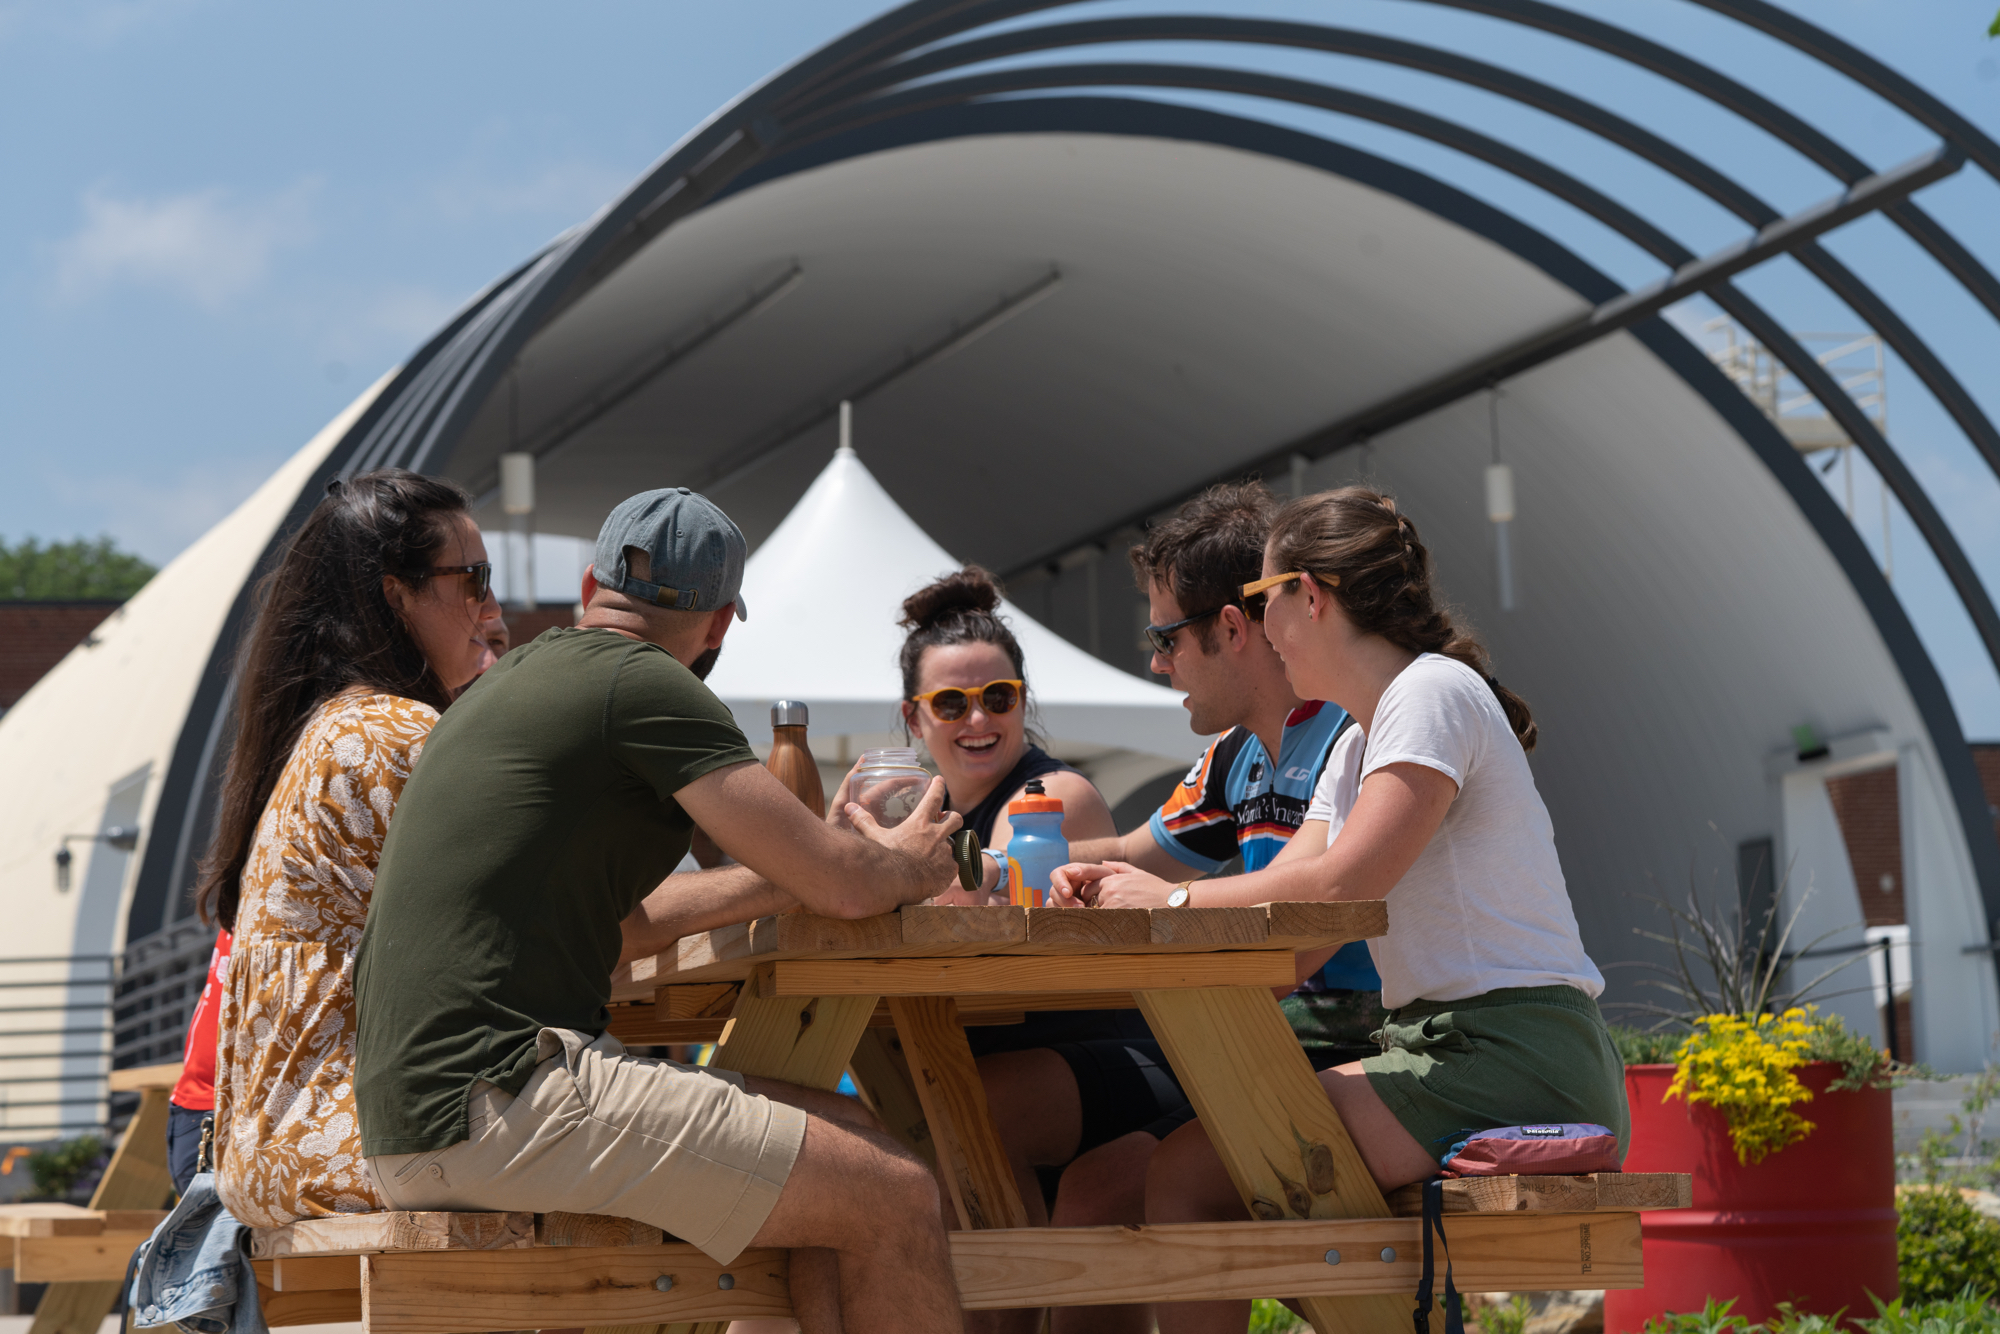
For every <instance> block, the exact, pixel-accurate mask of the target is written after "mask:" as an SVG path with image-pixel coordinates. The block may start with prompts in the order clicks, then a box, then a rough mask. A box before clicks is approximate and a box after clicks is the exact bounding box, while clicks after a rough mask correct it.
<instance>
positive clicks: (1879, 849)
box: [1826, 765, 1910, 926]
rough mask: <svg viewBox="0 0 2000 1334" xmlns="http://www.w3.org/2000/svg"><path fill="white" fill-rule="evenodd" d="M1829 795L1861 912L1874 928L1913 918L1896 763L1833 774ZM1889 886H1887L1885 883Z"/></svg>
mask: <svg viewBox="0 0 2000 1334" xmlns="http://www.w3.org/2000/svg"><path fill="white" fill-rule="evenodd" d="M1826 795H1827V796H1828V797H1830V798H1832V800H1833V814H1834V818H1835V819H1837V820H1839V821H1840V836H1841V839H1842V841H1844V842H1845V843H1846V844H1847V860H1848V864H1849V865H1851V866H1852V867H1853V868H1854V887H1855V888H1856V889H1857V890H1859V891H1860V893H1861V913H1862V916H1863V917H1865V918H1866V919H1867V921H1868V925H1870V926H1896V925H1899V924H1901V923H1903V922H1907V921H1909V920H1910V919H1909V916H1908V914H1907V913H1905V911H1904V909H1903V829H1902V816H1901V813H1900V811H1899V809H1898V806H1897V803H1896V767H1895V766H1894V765H1887V766H1885V767H1883V768H1880V769H1870V770H1867V771H1866V772H1865V773H1858V774H1848V775H1847V776H1846V777H1845V778H1829V779H1828V780H1827V783H1826ZM1885 885H1886V886H1887V888H1886V889H1885V888H1884V886H1885Z"/></svg>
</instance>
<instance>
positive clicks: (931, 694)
mask: <svg viewBox="0 0 2000 1334" xmlns="http://www.w3.org/2000/svg"><path fill="white" fill-rule="evenodd" d="M1026 689H1027V685H1026V683H1025V682H1022V681H988V682H987V683H986V684H985V685H983V686H979V687H977V688H976V689H973V690H963V689H960V688H959V687H958V686H944V687H941V688H940V689H937V690H927V691H925V692H924V693H923V694H921V695H912V696H910V702H911V703H912V704H926V705H929V706H930V711H931V716H932V717H933V718H936V719H937V720H938V721H939V722H941V723H955V722H957V721H958V720H959V719H960V718H963V717H964V716H965V715H966V714H968V713H970V712H972V702H973V700H975V699H976V700H978V701H979V707H980V708H982V709H984V710H986V712H987V713H989V714H995V715H997V714H1002V713H1012V712H1013V711H1014V710H1015V709H1017V708H1019V707H1020V705H1021V692H1022V691H1024V690H1026Z"/></svg>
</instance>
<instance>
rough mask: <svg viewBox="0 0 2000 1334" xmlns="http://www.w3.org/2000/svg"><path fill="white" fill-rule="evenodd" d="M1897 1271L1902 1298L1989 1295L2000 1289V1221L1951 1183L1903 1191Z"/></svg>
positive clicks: (1892, 1332)
mask: <svg viewBox="0 0 2000 1334" xmlns="http://www.w3.org/2000/svg"><path fill="white" fill-rule="evenodd" d="M1896 1272H1897V1275H1898V1276H1899V1277H1900V1279H1901V1280H1902V1289H1903V1292H1902V1297H1901V1299H1900V1301H1901V1302H1911V1303H1917V1302H1934V1301H1946V1300H1956V1299H1957V1298H1958V1297H1960V1296H1961V1295H1963V1294H1964V1293H1966V1292H1979V1293H1983V1294H1985V1296H1986V1297H1987V1298H1988V1299H1989V1300H1990V1299H1991V1298H1992V1297H1993V1295H1994V1294H1995V1293H1996V1292H2000V1223H1995V1222H1994V1221H1993V1220H1992V1219H1990V1218H1988V1217H1986V1216H1985V1215H1984V1214H1982V1213H1980V1212H1979V1211H1978V1210H1977V1209H1975V1208H1973V1207H1972V1205H1971V1203H1970V1202H1969V1201H1967V1200H1966V1198H1965V1197H1964V1196H1963V1195H1960V1194H1959V1193H1958V1192H1957V1191H1956V1190H1954V1189H1951V1188H1950V1187H1945V1188H1942V1189H1930V1188H1916V1189H1910V1190H1903V1191H1899V1192H1898V1193H1897V1195H1896ZM1899 1304H1900V1303H1899ZM1885 1314H1886V1312H1885ZM1899 1318H1900V1317H1899ZM1880 1334H1896V1330H1895V1329H1885V1330H1883V1331H1881V1332H1880Z"/></svg>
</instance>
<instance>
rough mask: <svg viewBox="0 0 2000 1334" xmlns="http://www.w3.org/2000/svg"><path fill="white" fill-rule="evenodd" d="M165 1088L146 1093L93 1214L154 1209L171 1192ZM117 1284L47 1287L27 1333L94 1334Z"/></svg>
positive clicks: (93, 1203) (169, 1094) (167, 1092)
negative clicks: (102, 1210) (106, 1210)
mask: <svg viewBox="0 0 2000 1334" xmlns="http://www.w3.org/2000/svg"><path fill="white" fill-rule="evenodd" d="M172 1096H173V1094H172V1090H170V1089H147V1090H146V1091H145V1092H144V1093H142V1094H140V1095H139V1110H138V1111H137V1112H135V1113H133V1116H132V1123H131V1124H130V1125H128V1126H126V1127H125V1138H124V1139H122V1140H120V1141H119V1143H118V1152H116V1153H115V1154H113V1155H112V1156H111V1165H110V1166H109V1167H107V1168H105V1169H104V1177H103V1179H102V1180H100V1181H99V1182H98V1183H97V1189H96V1191H95V1192H93V1193H92V1194H91V1197H90V1207H91V1208H93V1209H157V1208H159V1207H160V1206H161V1205H162V1204H165V1203H166V1201H167V1197H168V1196H169V1195H171V1194H172V1193H173V1189H174V1179H173V1175H172V1174H171V1173H170V1172H168V1170H167V1102H168V1099H169V1098H171V1097H172ZM121 1286H122V1284H121V1283H120V1281H119V1280H116V1279H114V1280H111V1281H109V1282H103V1281H98V1282H90V1283H51V1284H49V1286H48V1288H47V1290H46V1291H44V1292H43V1293H42V1300H41V1303H40V1304H39V1305H38V1306H36V1307H35V1322H34V1324H33V1325H31V1326H29V1330H28V1334H97V1327H98V1326H99V1325H101V1324H103V1323H104V1317H105V1316H107V1315H109V1314H111V1308H112V1306H113V1305H115V1304H116V1303H117V1301H118V1289H119V1288H120V1287H121Z"/></svg>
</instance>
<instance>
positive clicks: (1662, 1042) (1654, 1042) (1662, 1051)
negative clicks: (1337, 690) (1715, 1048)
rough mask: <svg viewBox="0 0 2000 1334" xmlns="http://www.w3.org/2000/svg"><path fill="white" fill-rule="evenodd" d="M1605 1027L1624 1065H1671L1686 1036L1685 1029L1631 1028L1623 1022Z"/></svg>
mask: <svg viewBox="0 0 2000 1334" xmlns="http://www.w3.org/2000/svg"><path fill="white" fill-rule="evenodd" d="M1607 1027H1608V1028H1609V1030H1610V1032H1611V1045H1613V1046H1614V1047H1616V1048H1618V1059H1619V1060H1620V1061H1623V1062H1624V1063H1625V1064H1626V1065H1672V1064H1673V1063H1674V1053H1675V1052H1676V1051H1679V1050H1680V1045H1681V1042H1682V1040H1683V1039H1685V1038H1686V1037H1687V1033H1686V1031H1685V1030H1675V1031H1669V1030H1667V1029H1661V1028H1632V1027H1629V1026H1627V1025H1625V1024H1610V1025H1607Z"/></svg>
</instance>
